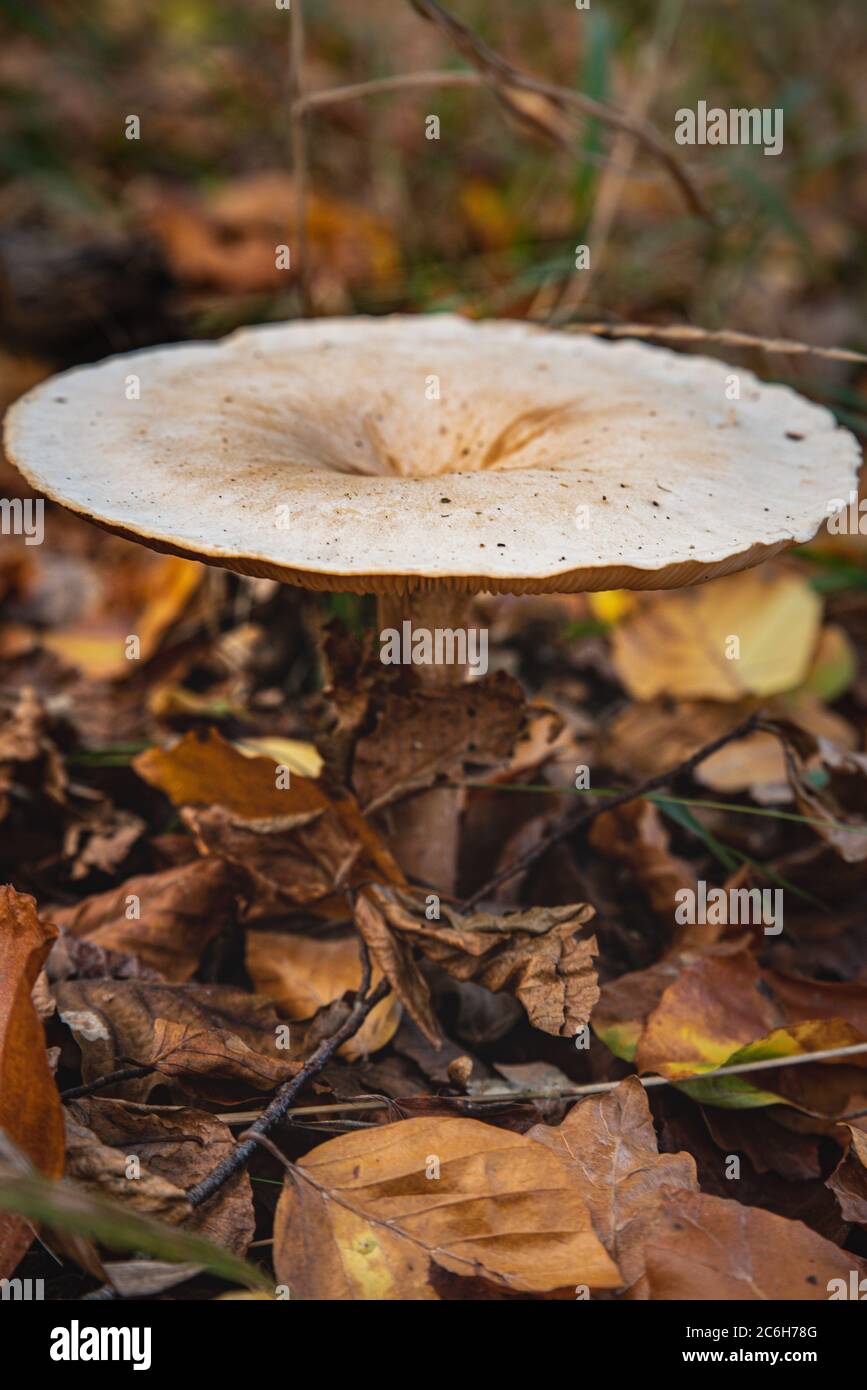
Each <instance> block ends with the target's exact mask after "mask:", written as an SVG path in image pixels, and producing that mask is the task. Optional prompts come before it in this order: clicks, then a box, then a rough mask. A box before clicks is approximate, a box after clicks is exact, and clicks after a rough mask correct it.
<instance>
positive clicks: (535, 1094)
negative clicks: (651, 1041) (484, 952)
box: [474, 1042, 867, 1102]
mask: <svg viewBox="0 0 867 1390" xmlns="http://www.w3.org/2000/svg"><path fill="white" fill-rule="evenodd" d="M864 1052H867V1042H863V1043H852V1044H851V1045H850V1046H849V1047H826V1048H823V1049H822V1051H821V1052H800V1053H797V1054H796V1055H795V1056H793V1057H776V1058H771V1059H770V1060H768V1061H762V1062H739V1063H738V1064H737V1065H736V1066H734V1067H715V1068H714V1069H713V1071H699V1072H695V1073H693V1075H692V1076H677V1077H668V1076H636V1078H635V1080H636V1081H640V1082H641V1084H642V1086H644V1087H649V1086H680V1085H682V1084H683V1083H684V1082H687V1081H715V1080H716V1078H717V1077H718V1076H741V1075H743V1073H744V1072H751V1071H776V1069H777V1068H778V1067H800V1066H803V1065H804V1064H805V1063H807V1062H827V1061H830V1060H831V1059H832V1058H835V1057H854V1056H856V1055H857V1054H859V1053H864ZM621 1080H626V1078H625V1077H621ZM619 1085H620V1081H597V1082H593V1083H592V1084H591V1085H589V1086H576V1087H575V1089H574V1090H572V1091H525V1092H522V1093H521V1094H519V1095H516V1094H515V1093H514V1092H511V1091H504V1092H503V1094H502V1095H498V1096H478V1097H475V1098H474V1099H478V1100H481V1101H494V1100H496V1101H501V1102H502V1101H504V1100H512V1101H514V1100H580V1098H581V1097H582V1096H596V1095H601V1094H602V1093H603V1092H605V1091H613V1090H615V1089H616V1087H618V1086H619Z"/></svg>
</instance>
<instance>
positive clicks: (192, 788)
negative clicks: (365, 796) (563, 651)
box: [133, 730, 405, 891]
mask: <svg viewBox="0 0 867 1390" xmlns="http://www.w3.org/2000/svg"><path fill="white" fill-rule="evenodd" d="M133 766H134V767H135V770H136V772H138V774H139V776H140V777H143V778H144V780H145V781H146V782H149V783H150V784H151V786H155V787H159V789H160V790H161V791H163V792H164V793H165V794H166V796H168V797H169V798H170V800H171V801H173V802H174V804H175V805H176V806H202V807H205V808H214V807H219V808H221V813H222V814H219V815H217V816H216V817H215V816H214V815H213V814H212V812H211V810H210V809H209V810H208V815H207V817H204V816H203V815H202V814H201V813H199V814H198V815H197V816H196V817H194V818H193V819H194V822H195V823H196V824H197V825H198V826H199V829H200V832H201V834H202V837H203V841H202V842H203V846H204V847H206V844H205V837H206V836H207V835H208V834H210V835H211V836H213V837H217V838H219V839H221V841H222V843H223V844H227V842H228V843H231V844H233V845H234V846H235V850H234V851H233V852H238V853H240V851H241V845H240V844H238V843H237V841H238V838H239V837H240V836H241V832H242V831H243V830H245V828H244V827H242V826H240V825H239V822H241V821H247V822H252V823H254V824H253V826H252V828H249V827H248V828H246V834H247V837H248V838H247V839H246V840H245V841H244V844H245V845H247V846H249V839H250V838H251V837H255V836H257V835H258V836H260V837H261V836H264V835H267V834H268V833H269V832H268V830H267V823H268V822H269V821H272V822H273V823H274V825H275V826H279V825H280V824H281V823H282V826H283V828H284V829H285V828H287V827H286V818H287V817H295V816H298V817H314V816H315V817H317V820H316V821H315V822H314V821H313V820H310V821H309V822H307V824H308V826H309V827H310V828H309V829H308V830H307V831H306V835H305V829H304V825H303V824H302V823H299V824H298V826H297V829H298V831H299V833H301V834H302V836H303V837H304V838H305V843H306V844H308V845H309V844H310V843H311V837H315V836H316V835H319V836H322V837H324V843H325V848H324V849H323V851H322V855H321V861H322V862H323V863H324V864H325V865H326V867H327V866H328V865H329V864H330V865H331V868H330V870H329V872H330V873H332V874H333V875H334V877H337V876H338V875H339V873H340V872H341V871H342V869H343V868H344V866H345V862H346V859H347V857H348V856H349V854H350V848H349V847H350V846H353V847H354V846H359V847H360V848H359V849H358V850H354V851H353V852H354V853H355V854H356V858H355V859H354V860H353V863H352V866H351V872H349V870H347V872H349V878H350V881H352V880H354V879H355V877H356V876H357V877H359V878H364V877H367V878H369V877H371V873H373V874H375V876H376V877H377V878H381V879H384V880H385V881H386V882H388V883H397V884H401V883H403V882H404V881H405V880H404V878H403V875H402V874H401V872H400V870H399V869H398V867H397V865H396V863H395V861H394V859H393V858H392V856H391V854H390V852H389V850H388V849H387V848H386V846H385V845H384V844H383V842H382V841H381V840H380V838H379V837H378V835H376V833H375V832H374V831H373V830H372V829H371V827H370V826H369V825H368V824H367V822H366V820H365V819H364V817H363V816H362V815H361V813H360V811H359V809H358V805H357V803H356V801H355V799H354V797H352V796H350V795H348V794H343V795H340V794H338V793H337V792H336V791H332V790H330V789H329V788H327V787H326V785H325V784H324V783H323V782H322V781H314V780H313V779H311V778H308V777H299V776H297V775H294V774H293V775H291V776H290V778H289V785H288V786H280V787H278V786H277V780H276V775H275V774H276V772H277V768H276V765H275V764H274V762H273V761H272V760H271V759H270V758H250V757H246V756H245V755H244V754H243V753H241V752H240V751H239V750H238V749H237V748H234V747H233V746H232V745H231V744H229V743H226V741H225V740H224V739H222V738H220V736H219V734H217V733H216V732H215V731H214V730H211V731H210V733H209V735H208V737H207V739H205V740H200V739H198V738H196V737H195V735H193V734H188V735H187V736H186V737H185V738H183V739H181V740H180V742H179V743H176V744H175V746H174V747H173V748H171V749H168V750H164V749H159V748H151V749H148V751H147V752H145V753H141V754H139V756H138V757H137V758H136V759H135V761H134V763H133ZM256 823H258V829H257V828H256ZM232 831H233V832H234V839H233V837H232V833H230V832H232ZM256 843H258V844H260V845H261V844H262V843H263V841H262V839H261V838H260V839H259V840H258V841H256ZM262 853H263V854H267V855H268V857H270V854H271V853H273V855H274V857H275V858H276V857H277V855H278V853H279V846H277V847H275V848H274V850H273V851H265V850H262ZM332 854H334V855H336V857H337V862H336V863H335V862H332V861H331V855H332ZM254 868H255V863H254ZM271 874H273V875H274V877H275V879H277V881H279V878H278V875H279V869H278V867H277V866H276V865H274V866H272V868H271ZM320 878H321V875H320ZM317 881H319V880H317ZM281 891H285V889H284V890H281Z"/></svg>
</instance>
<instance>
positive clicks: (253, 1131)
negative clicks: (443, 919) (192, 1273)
mask: <svg viewBox="0 0 867 1390" xmlns="http://www.w3.org/2000/svg"><path fill="white" fill-rule="evenodd" d="M390 989H391V986H390V984H389V983H388V981H387V980H380V982H379V984H378V985H377V986H376V988H375V989H374V990H373V991H372V992H370V993H368V991H369V990H370V957H369V955H368V953H367V948H366V946H364V945H363V943H362V975H361V984H360V985H359V987H358V993H357V995H356V999H355V1003H354V1004H353V1006H352V1009H351V1010H350V1013H349V1016H348V1018H347V1019H346V1020H345V1021H344V1023H343V1024H341V1026H340V1027H339V1028H338V1029H337V1031H336V1032H335V1033H332V1034H331V1035H330V1037H327V1038H323V1040H322V1042H321V1043H320V1044H319V1046H318V1047H317V1048H316V1050H315V1052H313V1053H312V1054H311V1056H310V1057H308V1059H307V1061H306V1062H305V1063H304V1066H303V1067H302V1068H301V1070H300V1071H299V1073H298V1075H297V1076H295V1077H293V1078H292V1080H291V1081H288V1082H287V1083H286V1084H285V1085H284V1086H281V1088H280V1090H279V1091H278V1092H277V1094H276V1095H275V1097H274V1099H273V1100H272V1101H271V1103H270V1105H268V1106H267V1107H266V1109H265V1110H263V1111H262V1114H261V1115H260V1116H259V1118H258V1119H257V1120H256V1121H255V1122H254V1123H253V1124H252V1125H251V1126H250V1130H249V1131H248V1134H247V1137H246V1138H244V1139H243V1140H242V1141H241V1142H240V1143H238V1144H236V1146H235V1148H234V1149H233V1150H232V1152H231V1153H230V1154H229V1155H228V1157H226V1158H224V1159H223V1161H222V1162H221V1163H218V1164H217V1166H216V1168H214V1169H212V1171H211V1172H210V1173H208V1174H207V1176H206V1177H204V1178H202V1180H201V1181H200V1182H197V1183H195V1184H194V1185H193V1186H192V1187H191V1188H190V1189H189V1191H188V1192H187V1198H188V1200H189V1201H190V1203H191V1204H192V1205H193V1206H194V1207H198V1206H201V1204H202V1203H203V1202H207V1200H208V1199H209V1198H210V1197H213V1195H214V1193H215V1192H218V1191H219V1189H220V1188H221V1187H222V1186H223V1184H224V1183H226V1182H228V1181H229V1179H230V1178H232V1177H234V1175H235V1174H236V1173H238V1172H240V1170H241V1169H242V1168H243V1167H244V1166H245V1164H246V1163H247V1162H248V1160H249V1158H250V1156H251V1155H252V1153H253V1152H254V1150H255V1148H256V1144H257V1142H258V1139H259V1137H260V1136H262V1135H263V1134H267V1132H268V1130H270V1129H273V1128H274V1126H275V1125H276V1124H279V1123H280V1121H281V1120H282V1119H283V1117H284V1116H285V1115H286V1114H287V1112H288V1111H289V1109H290V1107H291V1105H292V1102H293V1100H294V1099H295V1097H296V1096H297V1095H298V1094H299V1092H300V1091H301V1090H302V1089H303V1087H304V1086H306V1085H307V1082H308V1081H311V1080H312V1079H313V1077H314V1076H316V1075H317V1074H318V1073H319V1072H320V1071H321V1070H322V1068H323V1067H324V1066H325V1065H326V1063H327V1062H329V1061H330V1060H331V1058H332V1057H333V1056H334V1054H335V1052H337V1050H338V1048H340V1047H342V1046H343V1044H344V1043H345V1042H347V1041H348V1040H349V1038H352V1037H354V1036H355V1034H356V1033H357V1032H358V1030H359V1029H360V1027H361V1025H362V1024H363V1023H364V1021H365V1019H366V1018H367V1016H368V1014H369V1013H370V1011H371V1010H372V1009H373V1008H375V1007H376V1005H377V1004H378V1003H379V1002H380V1001H381V1000H382V999H384V998H385V996H386V995H387V994H388V992H389V990H390Z"/></svg>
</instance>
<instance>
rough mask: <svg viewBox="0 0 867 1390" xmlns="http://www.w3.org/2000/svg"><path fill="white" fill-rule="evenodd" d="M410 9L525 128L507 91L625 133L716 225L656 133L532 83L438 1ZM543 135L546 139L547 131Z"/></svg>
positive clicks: (416, 0) (599, 104)
mask: <svg viewBox="0 0 867 1390" xmlns="http://www.w3.org/2000/svg"><path fill="white" fill-rule="evenodd" d="M410 4H411V5H412V7H413V9H414V10H415V11H416V13H417V14H420V15H421V16H422V18H423V19H428V20H430V21H431V23H433V24H435V25H436V26H437V28H439V29H441V30H442V31H443V32H444V33H445V34H447V35H448V37H449V39H450V40H451V42H452V43H453V44H454V46H455V48H456V49H457V50H458V52H459V53H461V54H462V55H463V56H464V57H465V58H466V59H467V61H468V62H469V63H471V64H472V65H473V67H474V68H476V69H477V70H478V71H479V72H480V73H481V74H482V76H483V77H484V78H485V79H486V80H487V81H488V83H489V84H490V85H491V86H492V87H493V88H494V90H495V92H496V94H497V96H498V97H499V98H500V100H501V101H502V102H503V104H504V106H506V107H507V109H508V110H510V111H511V112H512V114H513V115H514V116H515V117H516V118H518V119H519V120H523V121H524V122H525V123H526V121H527V113H526V112H525V111H523V110H522V108H521V106H520V105H519V104H518V103H517V102H515V101H514V100H513V99H511V98H510V94H509V89H510V88H511V89H512V90H515V89H517V90H518V91H524V92H533V93H535V95H537V96H544V97H547V98H548V99H549V101H551V102H552V103H553V104H554V105H555V107H559V108H562V107H563V106H568V107H571V108H572V109H573V110H575V111H579V112H580V113H581V114H582V115H583V116H591V117H594V118H595V119H597V120H600V121H604V122H605V124H606V125H609V126H611V127H612V128H613V129H615V130H622V131H626V132H627V133H628V134H629V135H632V136H634V137H635V139H636V140H637V141H638V142H639V143H640V144H641V145H643V146H644V147H645V149H647V150H649V151H650V152H651V153H652V154H653V155H655V157H656V158H657V159H658V160H660V161H661V162H662V163H663V164H664V165H665V167H666V168H667V169H668V171H669V173H670V174H671V176H672V178H673V179H674V180H675V182H676V183H677V185H678V187H679V188H680V189H681V192H682V193H683V195H684V197H685V198H686V201H687V203H688V204H689V206H690V207H691V208H692V210H693V211H694V212H696V213H698V214H699V216H701V217H703V218H705V219H706V220H707V221H708V222H714V221H715V218H714V215H713V213H712V211H711V209H710V208H709V207H708V206H707V204H706V203H705V201H704V199H703V198H702V196H701V194H700V193H699V191H698V189H697V188H696V187H695V184H694V183H693V181H692V179H691V178H690V177H689V176H688V175H687V173H686V172H685V170H684V168H683V166H682V164H681V163H680V161H679V160H678V159H677V158H676V157H675V156H674V155H673V154H672V152H671V150H670V149H669V148H668V146H667V145H666V143H665V141H664V140H663V138H662V136H661V135H660V134H659V132H658V131H656V130H655V129H654V128H653V126H651V125H650V124H649V123H647V122H645V121H637V120H635V119H634V118H633V117H632V116H628V115H624V114H623V113H622V112H620V111H618V109H617V108H616V107H614V106H611V105H610V103H608V102H605V101H597V100H595V98H593V97H589V96H587V95H586V94H585V93H584V92H575V91H573V90H572V89H571V88H570V87H560V86H558V84H557V83H554V82H546V81H544V80H542V79H541V78H538V77H532V76H531V75H530V74H529V73H526V72H523V71H522V70H521V69H520V68H516V67H513V66H512V64H511V63H509V62H507V61H506V59H505V58H502V57H501V56H500V54H499V53H495V52H494V50H493V49H492V48H489V47H488V45H487V44H486V43H484V42H483V40H482V39H480V38H479V37H478V35H476V34H474V33H473V31H472V30H471V29H469V28H468V27H467V26H466V25H465V24H462V23H461V22H460V20H457V19H455V18H454V16H453V15H451V14H449V13H448V12H447V11H446V10H444V9H443V7H442V6H441V5H440V4H439V3H438V2H437V0H410ZM540 125H541V123H540ZM545 129H547V127H545ZM548 133H549V134H550V131H548Z"/></svg>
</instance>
